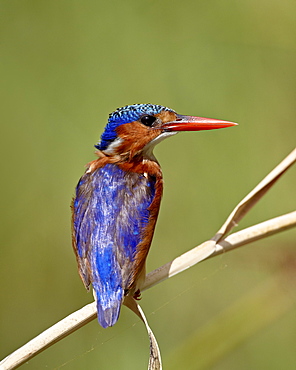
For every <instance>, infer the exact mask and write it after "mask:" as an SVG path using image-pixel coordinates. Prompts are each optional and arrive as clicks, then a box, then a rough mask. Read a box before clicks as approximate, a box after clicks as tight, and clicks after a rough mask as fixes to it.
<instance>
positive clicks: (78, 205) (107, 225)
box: [71, 104, 236, 328]
mask: <svg viewBox="0 0 296 370" xmlns="http://www.w3.org/2000/svg"><path fill="white" fill-rule="evenodd" d="M235 125H236V123H234V122H230V121H222V120H217V119H210V118H204V117H195V116H185V115H180V114H177V113H176V112H175V111H174V110H173V109H170V108H168V107H165V106H162V105H157V104H132V105H127V106H125V107H122V108H118V109H116V110H115V111H114V112H113V113H111V114H110V115H109V119H108V123H107V125H106V127H105V129H104V131H103V133H102V135H101V139H100V141H99V142H98V143H97V144H96V145H95V148H96V149H97V150H96V154H97V156H98V158H97V159H95V160H93V161H91V162H90V163H88V164H87V165H86V171H85V173H84V175H83V176H82V177H81V178H80V180H79V182H78V184H77V186H76V190H75V195H74V198H73V201H72V205H71V208H72V244H73V249H74V252H75V254H76V260H77V264H78V271H79V275H80V277H81V279H82V281H83V283H84V285H85V287H86V288H87V289H88V290H89V289H90V286H92V288H93V291H94V296H95V300H96V305H97V317H98V321H99V324H100V325H101V326H102V327H103V328H107V327H110V326H113V325H114V324H115V323H116V322H117V320H118V318H119V314H120V309H121V305H122V303H123V301H124V299H125V297H126V296H132V297H133V298H134V299H140V295H141V286H143V283H144V280H145V274H146V269H145V263H146V258H147V255H148V251H149V248H150V245H151V242H152V238H153V234H154V229H155V225H156V221H157V217H158V213H159V207H160V202H161V198H162V193H163V176H162V171H161V167H160V165H159V163H158V161H157V159H156V158H155V156H154V154H153V149H154V147H155V145H156V144H158V143H159V142H161V141H162V140H164V139H166V138H168V137H170V136H173V135H176V134H177V133H179V132H181V131H200V130H212V129H219V128H224V127H230V126H235Z"/></svg>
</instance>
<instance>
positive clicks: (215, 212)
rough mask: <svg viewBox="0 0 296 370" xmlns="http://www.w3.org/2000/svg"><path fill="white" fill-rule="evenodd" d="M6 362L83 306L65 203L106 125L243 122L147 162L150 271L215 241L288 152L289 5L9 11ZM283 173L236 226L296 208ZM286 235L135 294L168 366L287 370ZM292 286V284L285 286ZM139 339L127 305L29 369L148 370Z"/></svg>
mask: <svg viewBox="0 0 296 370" xmlns="http://www.w3.org/2000/svg"><path fill="white" fill-rule="evenodd" d="M0 8H1V12H0V17H1V22H0V28H1V45H0V47H1V58H0V66H1V102H2V108H1V116H2V118H1V174H2V175H1V176H2V180H1V228H2V232H1V252H0V253H1V269H0V274H1V276H0V277H1V285H0V294H1V305H0V310H1V338H0V341H1V344H0V355H1V358H3V357H4V356H6V355H7V354H9V353H10V352H12V351H13V350H15V349H16V348H18V347H19V346H21V345H22V344H24V343H25V342H27V341H28V340H29V339H31V338H33V337H34V336H36V335H37V334H39V333H40V332H41V331H43V330H45V329H46V328H48V327H49V326H51V325H52V324H54V323H55V322H57V321H58V320H60V319H62V318H63V317H65V316H67V315H68V314H70V313H72V312H73V311H75V310H77V309H79V308H80V307H82V306H83V305H85V304H87V303H88V302H91V301H92V295H91V293H87V292H86V291H85V289H84V287H83V285H82V283H81V281H80V279H79V276H78V273H77V268H76V261H75V258H74V254H73V252H72V247H71V240H70V208H69V205H70V202H71V198H72V196H73V193H74V187H75V185H76V183H77V181H78V179H79V177H80V176H81V175H82V173H83V171H84V165H85V163H87V162H89V161H90V160H92V159H94V158H95V156H94V148H93V145H94V144H95V143H96V142H97V140H98V139H99V137H100V134H101V132H102V130H103V128H104V125H105V124H106V122H107V118H108V114H109V113H110V112H112V111H113V110H114V109H116V108H117V107H121V106H123V105H126V104H132V103H140V102H151V103H157V104H162V105H166V106H169V107H171V108H173V109H175V110H176V111H177V112H179V113H181V114H190V115H201V116H205V117H207V116H208V117H213V118H221V119H226V120H232V121H235V122H239V126H238V127H235V128H231V129H225V130H217V131H213V132H200V133H182V134H180V135H177V136H175V137H173V138H171V139H169V140H167V141H165V142H163V143H161V145H159V146H158V147H157V148H156V150H155V154H156V156H157V158H158V160H159V161H160V163H161V165H162V168H163V172H164V178H165V192H164V198H163V202H162V207H161V212H160V217H159V222H158V225H157V230H156V234H155V238H154V241H153V245H152V249H151V252H150V255H149V259H148V271H151V270H152V269H154V268H156V267H158V266H160V265H162V264H164V263H166V262H168V261H169V260H171V259H173V258H174V257H176V256H178V255H180V254H181V253H183V252H185V251H187V250H188V249H190V248H192V247H194V246H195V245H197V244H199V243H201V242H203V241H204V240H207V239H208V238H210V237H212V236H213V234H215V232H216V230H217V229H218V228H219V227H220V226H221V224H222V223H223V222H224V220H225V219H226V217H227V216H228V214H229V213H230V212H231V210H232V209H233V207H234V206H235V205H236V204H237V203H238V202H239V201H240V200H241V199H242V198H243V197H244V196H245V195H246V194H247V193H248V192H249V191H250V190H251V189H252V188H253V187H254V186H255V185H256V184H257V183H258V182H259V181H260V180H261V179H262V178H263V177H264V176H265V175H266V174H267V173H268V172H269V171H270V170H271V169H272V168H273V167H274V166H276V165H277V164H278V163H279V162H280V161H281V160H282V159H283V158H284V157H285V156H286V155H287V154H288V153H289V152H290V151H291V150H292V149H293V148H294V147H295V139H296V129H295V117H296V109H295V101H296V100H295V92H296V74H295V66H296V45H295V36H296V3H295V1H293V0H281V1H270V0H268V1H267V0H256V1H255V0H245V1H239V0H225V1H220V0H210V1H189V0H183V1H175V2H172V1H144V0H142V1H135V0H127V1H118V0H116V1H109V2H106V1H100V0H99V1H98V0H88V1H75V0H71V1H70V0H67V1H66V0H63V1H40V0H38V1H37V0H19V1H17V0H2V1H1V3H0ZM295 171H296V169H295V168H292V169H291V170H289V171H288V173H286V174H285V175H284V177H283V178H282V179H281V180H280V181H279V183H277V184H276V186H275V187H274V188H273V189H271V190H270V192H269V193H268V194H267V195H266V196H265V198H264V199H263V200H262V201H261V202H260V203H259V204H258V205H257V206H256V207H255V208H254V209H253V210H252V211H251V212H250V213H249V214H248V215H247V217H246V218H245V220H244V221H243V222H242V223H241V224H240V225H239V226H238V229H239V228H243V227H246V226H249V225H253V224H255V223H257V222H260V221H264V220H266V219H269V218H272V217H275V216H278V215H281V214H283V213H286V212H290V211H292V210H293V209H295V181H296V172H295ZM295 237H296V231H295V230H290V231H286V232H284V233H281V234H278V235H276V236H274V237H271V238H268V239H265V240H263V241H260V242H257V243H254V244H252V245H249V246H246V247H244V248H240V249H238V250H236V251H234V252H231V253H227V254H225V255H222V256H219V257H216V258H213V259H211V260H209V261H207V262H204V263H202V264H200V265H198V266H195V267H193V268H191V269H190V270H188V271H186V272H184V273H182V274H181V275H179V276H177V277H174V278H172V279H170V280H169V281H166V282H164V283H162V284H159V285H158V286H156V287H154V288H153V289H150V290H149V291H146V292H145V293H144V294H143V299H142V301H141V305H142V307H143V309H144V311H145V313H146V314H147V317H148V320H149V323H150V325H151V327H152V328H153V330H154V332H155V335H156V337H157V338H158V341H159V345H160V347H161V351H162V355H163V362H164V367H165V368H167V369H181V368H184V369H185V368H186V369H191V368H192V369H202V368H209V367H210V368H213V369H219V370H220V369H221V370H224V369H238V368H239V369H250V368H252V369H263V368H268V369H279V368H281V369H294V368H295V363H296V352H295V343H296V316H295V314H296V296H295V289H293V284H295V280H294V277H295V276H293V274H294V272H295V266H296V264H295ZM294 288H295V285H294ZM148 346H149V343H148V339H147V335H146V332H145V328H144V327H143V325H142V324H141V323H140V322H139V320H138V319H137V318H136V317H135V315H134V314H133V313H131V312H130V311H128V310H127V309H126V308H125V307H124V308H123V309H122V313H121V317H120V320H119V322H118V323H117V324H116V326H115V327H113V328H111V329H107V330H103V329H102V328H101V327H100V326H99V325H98V324H97V322H96V321H93V322H92V323H90V324H88V325H87V326H85V327H84V328H82V329H80V330H79V331H77V332H75V333H74V334H72V335H71V336H70V337H68V338H66V339H64V340H63V341H61V342H59V343H58V344H55V345H54V346H53V347H51V348H50V349H48V350H46V351H45V352H43V353H41V354H40V355H38V356H37V357H36V358H34V359H32V360H31V361H30V362H29V363H27V364H25V365H23V368H24V369H45V368H47V369H60V368H65V369H144V368H146V366H147V359H148V352H149V351H148Z"/></svg>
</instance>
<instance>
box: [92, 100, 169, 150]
mask: <svg viewBox="0 0 296 370" xmlns="http://www.w3.org/2000/svg"><path fill="white" fill-rule="evenodd" d="M163 110H166V111H170V112H174V110H172V109H170V108H167V107H164V106H162V105H158V104H132V105H126V106H125V107H122V108H118V109H116V110H115V111H114V112H112V113H110V115H109V119H108V123H107V125H106V127H105V130H104V132H103V134H102V136H101V141H100V142H99V143H98V144H97V145H95V147H96V148H97V149H99V150H105V149H107V147H108V146H109V144H110V143H112V141H114V140H115V139H116V138H117V133H116V130H115V129H116V128H117V127H118V126H120V125H123V124H124V123H130V122H134V121H138V120H139V119H140V117H141V116H143V115H145V114H148V115H155V114H158V113H160V112H161V111H163Z"/></svg>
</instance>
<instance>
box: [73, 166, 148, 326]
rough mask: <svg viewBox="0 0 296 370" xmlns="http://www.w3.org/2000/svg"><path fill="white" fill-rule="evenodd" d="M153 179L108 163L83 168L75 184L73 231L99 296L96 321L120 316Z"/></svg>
mask: <svg viewBox="0 0 296 370" xmlns="http://www.w3.org/2000/svg"><path fill="white" fill-rule="evenodd" d="M154 193H155V180H154V179H153V178H149V179H147V178H146V177H145V176H143V175H142V174H138V173H133V172H125V171H123V170H122V169H120V168H119V167H118V166H117V165H115V164H107V165H106V166H104V167H102V168H98V169H97V170H95V171H94V172H90V173H88V172H86V173H85V174H84V176H83V177H82V178H81V180H80V181H79V183H78V185H77V189H76V198H75V201H74V204H73V212H74V225H73V226H74V231H75V234H76V246H77V254H78V259H79V261H78V262H79V264H80V271H81V275H82V278H83V280H84V283H85V285H86V286H87V287H88V286H89V285H90V283H92V285H93V288H94V290H95V293H96V296H97V306H98V320H99V322H100V324H101V325H102V326H103V327H104V328H106V327H108V326H112V325H114V324H115V322H116V321H117V319H118V316H119V312H120V306H121V303H122V300H123V297H124V291H125V289H127V288H128V285H129V282H130V279H131V273H132V271H133V263H134V257H135V253H136V247H137V245H138V244H139V243H140V242H141V241H142V239H143V232H144V230H145V226H146V225H147V222H148V219H149V214H150V211H149V206H150V204H151V202H152V200H153V197H154Z"/></svg>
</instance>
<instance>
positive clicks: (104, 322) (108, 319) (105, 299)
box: [94, 287, 123, 328]
mask: <svg viewBox="0 0 296 370" xmlns="http://www.w3.org/2000/svg"><path fill="white" fill-rule="evenodd" d="M94 297H95V299H96V302H97V311H98V321H99V323H100V325H101V326H102V327H103V328H108V327H109V326H113V325H114V324H116V322H117V320H118V317H119V314H120V308H121V303H122V299H123V290H122V289H121V288H119V289H118V290H117V291H116V292H112V293H111V294H102V292H100V290H98V289H96V287H94Z"/></svg>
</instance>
